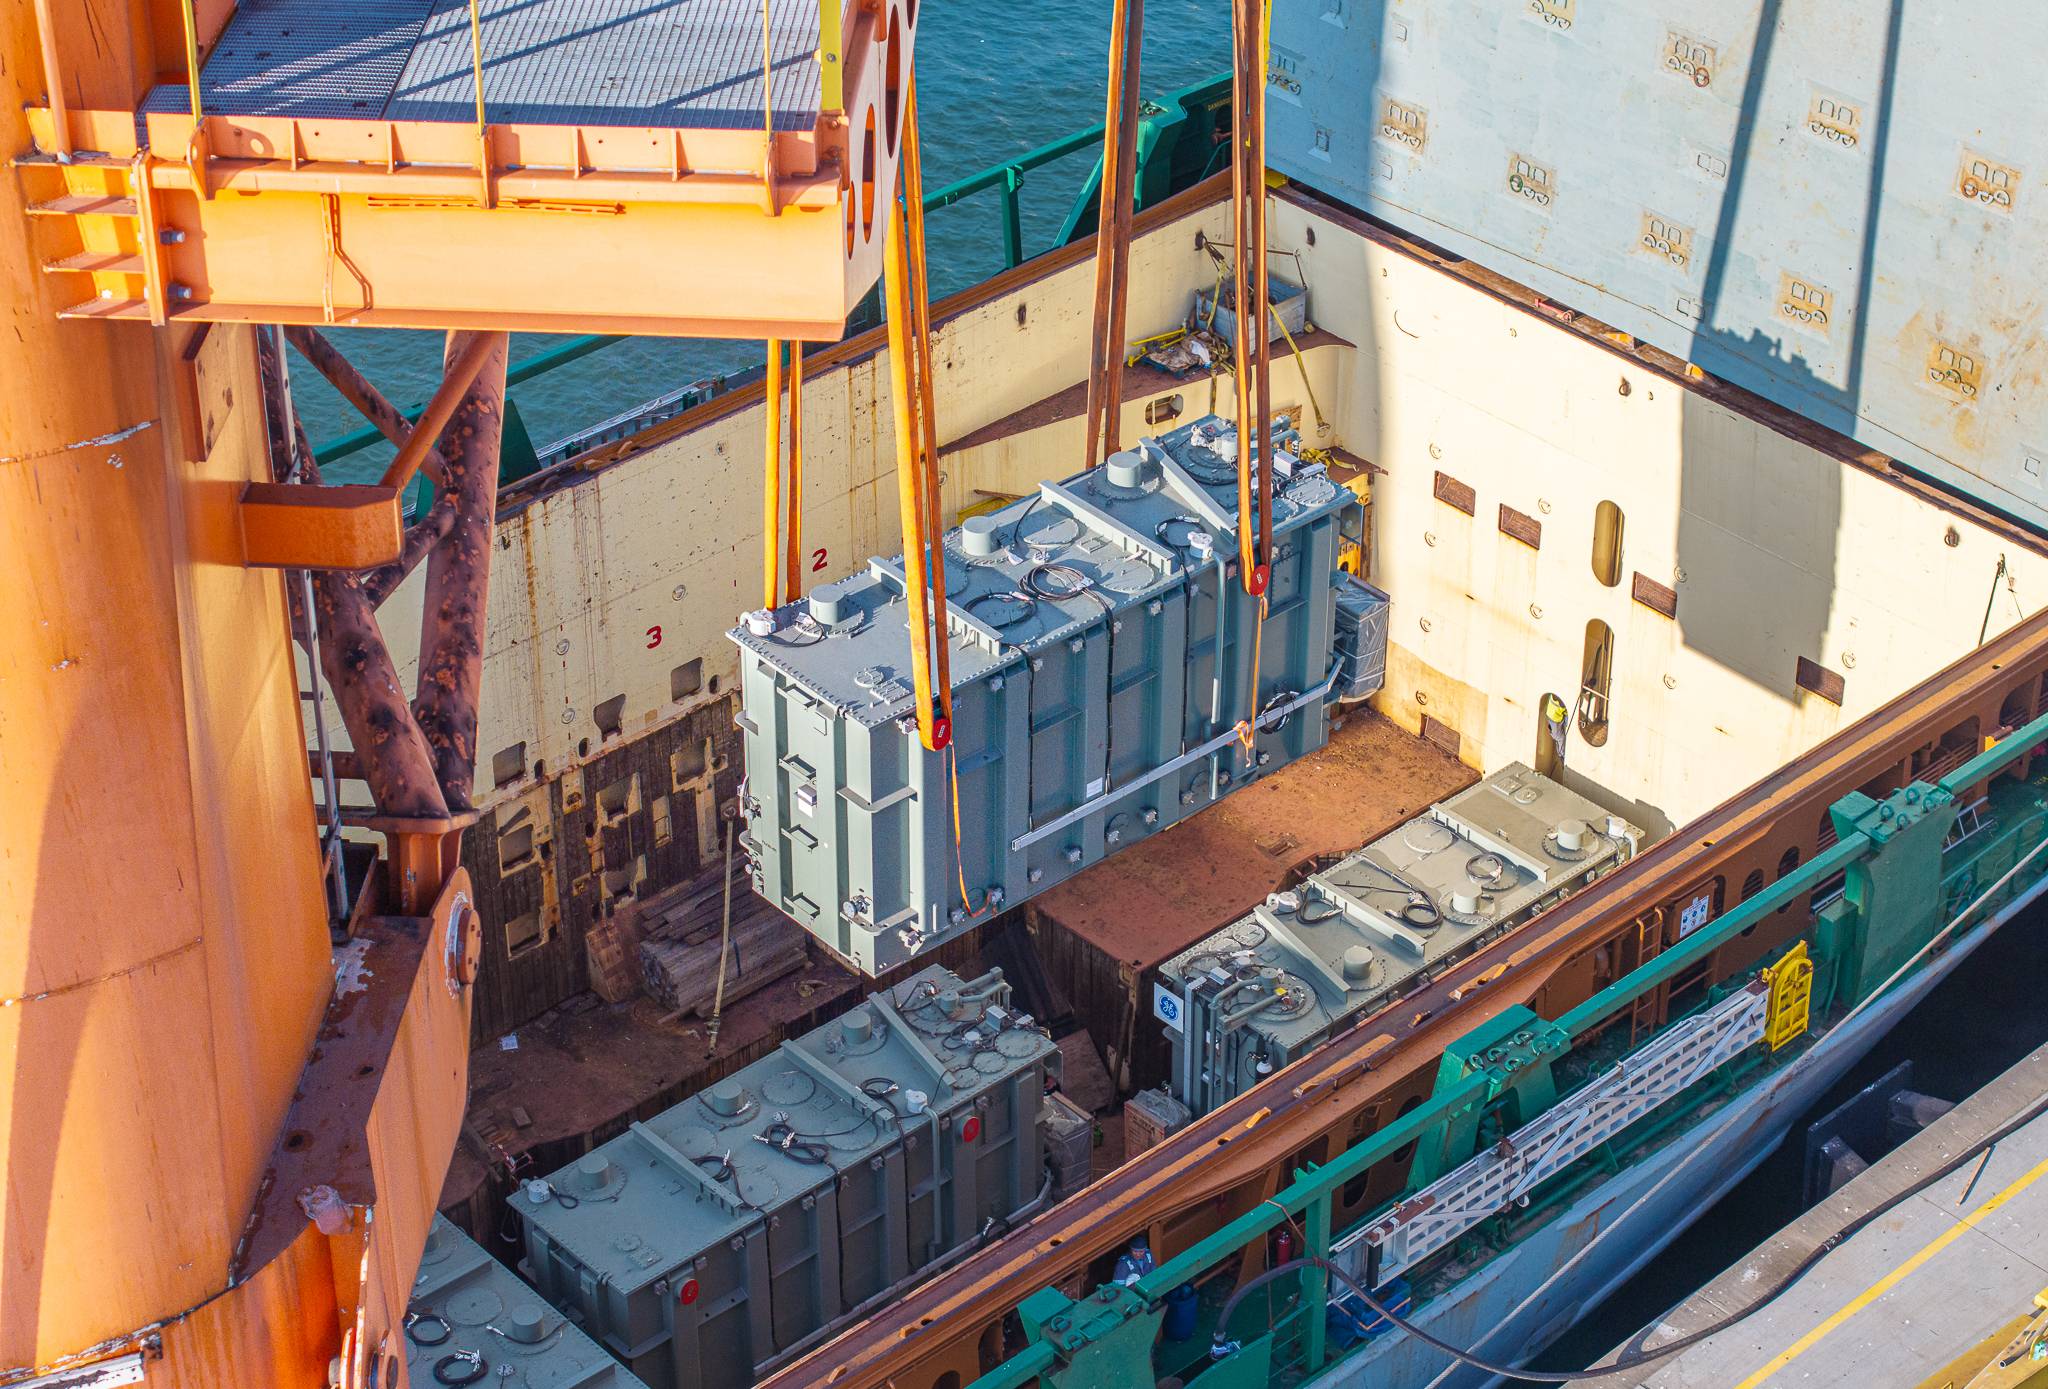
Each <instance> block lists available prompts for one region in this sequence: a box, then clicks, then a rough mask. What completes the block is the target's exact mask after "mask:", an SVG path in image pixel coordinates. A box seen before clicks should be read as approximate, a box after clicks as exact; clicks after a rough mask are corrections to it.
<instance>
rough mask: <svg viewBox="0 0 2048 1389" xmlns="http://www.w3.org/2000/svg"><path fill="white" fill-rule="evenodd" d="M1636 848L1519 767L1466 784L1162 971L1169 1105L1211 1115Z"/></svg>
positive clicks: (1621, 829)
mask: <svg viewBox="0 0 2048 1389" xmlns="http://www.w3.org/2000/svg"><path fill="white" fill-rule="evenodd" d="M1641 840H1642V831H1640V830H1638V829H1637V828H1636V827H1635V826H1634V825H1631V824H1629V823H1628V822H1627V821H1625V820H1623V819H1621V818H1620V817H1619V816H1614V815H1609V814H1608V813H1607V812H1606V811H1605V810H1602V809H1601V808H1600V807H1599V806H1597V805H1595V804H1594V803H1593V802H1592V801H1589V800H1587V799H1586V798H1585V797H1584V796H1581V795H1579V794H1578V793H1577V792H1575V791H1571V790H1569V789H1567V788H1565V787H1563V786H1560V785H1559V784H1558V783H1557V782H1555V781H1552V780H1551V779H1550V778H1549V777H1546V776H1543V775H1541V774H1539V773H1537V772H1533V771H1531V770H1530V769H1529V768H1527V767H1525V766H1523V765H1522V764H1521V763H1519V762H1516V763H1510V764H1509V765H1508V766H1506V767H1503V768H1501V769H1500V770H1499V771H1497V772H1495V773H1493V775H1491V776H1488V777H1485V778H1484V779H1482V780H1481V781H1479V782H1478V783H1477V784H1475V785H1472V786H1468V787H1466V788H1465V789H1464V790H1463V791H1460V792H1459V793H1458V794H1457V795H1455V796H1452V797H1450V798H1449V799H1448V800H1445V801H1443V802H1441V803H1440V804H1438V805H1434V806H1432V807H1430V809H1429V812H1428V813H1427V814H1425V815H1422V816H1419V817H1418V818H1416V819H1414V820H1411V821H1409V822H1408V823H1407V824H1405V825H1403V826H1401V827H1400V828H1399V829H1397V830H1394V831H1393V832H1392V833H1390V834H1386V835H1383V836H1381V837H1380V838H1379V839H1376V840H1374V841H1373V842H1372V843H1370V844H1368V845H1366V846H1365V847H1364V848H1362V849H1359V850H1356V851H1355V852H1353V853H1351V854H1348V855H1346V856H1345V857H1344V858H1342V859H1340V860H1339V861H1338V862H1337V863H1336V864H1334V865H1333V866H1331V867H1330V868H1327V869H1325V870H1324V871H1322V872H1320V873H1315V874H1312V875H1310V876H1309V878H1308V879H1307V880H1306V881H1304V882H1303V883H1302V885H1301V887H1300V888H1299V889H1297V890H1296V891H1292V892H1282V893H1275V894H1274V895H1273V896H1272V897H1270V898H1268V899H1267V901H1266V904H1265V905H1264V906H1261V907H1257V908H1255V909H1253V911H1252V914H1251V915H1250V916H1247V917H1245V918H1243V919H1242V920H1240V921H1238V922H1237V923H1235V924H1234V925H1231V926H1228V927H1226V928H1224V929H1223V930H1222V931H1219V932H1217V933H1216V934H1215V935H1213V936H1210V937H1209V938H1208V939H1206V940H1203V941H1200V942H1198V943H1197V944H1195V945H1194V946H1192V947H1190V948H1189V949H1188V950H1186V951H1184V952H1183V953H1182V954H1180V955H1178V956H1175V957H1174V958H1173V959H1171V960H1169V961H1167V962H1166V963H1165V964H1163V965H1161V966H1160V968H1159V976H1160V979H1159V983H1157V984H1156V985H1154V990H1155V992H1154V996H1153V1013H1154V1015H1155V1016H1156V1017H1157V1018H1158V1019H1159V1020H1160V1021H1161V1022H1162V1023H1164V1024H1165V1025H1166V1027H1167V1032H1168V1039H1169V1040H1170V1041H1171V1042H1172V1044H1173V1069H1172V1080H1171V1081H1170V1083H1169V1085H1168V1087H1167V1089H1168V1092H1169V1093H1170V1095H1171V1098H1172V1099H1174V1100H1177V1101H1179V1102H1180V1103H1181V1104H1183V1105H1185V1106H1186V1107H1187V1109H1188V1111H1190V1112H1191V1114H1195V1115H1199V1114H1206V1113H1208V1112H1209V1111H1210V1110H1212V1109H1215V1108H1216V1107H1217V1106H1219V1105H1221V1104H1224V1103H1225V1102H1227V1101H1229V1100H1231V1099H1233V1098H1235V1097H1236V1096H1238V1095H1240V1094H1242V1093H1243V1092H1244V1091H1246V1090H1249V1089H1251V1088H1252V1086H1254V1085H1256V1084H1258V1083H1259V1082H1260V1081H1261V1080H1264V1079H1265V1078H1266V1077H1267V1076H1268V1075H1270V1074H1272V1073H1273V1072H1274V1071H1277V1070H1279V1069H1280V1068H1281V1067H1283V1066H1285V1065H1287V1064H1289V1063H1290V1062H1293V1061H1295V1060H1297V1059H1299V1058H1300V1057H1302V1056H1304V1055H1306V1054H1307V1053H1308V1052H1311V1051H1313V1050H1315V1049H1316V1048H1317V1047H1320V1046H1321V1045H1323V1043H1324V1042H1326V1041H1328V1040H1329V1039H1330V1038H1331V1037H1333V1036H1335V1035H1336V1034H1338V1033H1340V1032H1343V1031H1345V1030H1346V1029H1348V1028H1350V1027H1352V1026H1354V1025H1355V1024H1356V1023H1358V1022H1359V1021H1360V1020H1361V1019H1363V1018H1364V1017H1366V1016H1367V1015H1368V1014H1370V1013H1372V1012H1375V1011H1377V1010H1378V1009H1379V1008H1381V1007H1383V1006H1385V1005H1386V1004H1388V1003H1390V1002H1392V1001H1393V1000H1395V999H1397V998H1399V997H1401V996H1402V995H1403V994H1405V993H1407V992H1408V991H1409V990H1411V989H1414V988H1418V987H1420V986H1421V985H1423V984H1424V983H1427V982H1428V980H1429V978H1430V977H1431V976H1432V975H1434V974H1435V973H1436V971H1437V970H1439V969H1440V968H1441V967H1442V966H1444V965H1446V964H1448V963H1450V962H1451V961H1453V960H1457V959H1459V958H1462V957H1463V956H1465V955H1468V954H1470V953H1471V952H1472V951H1474V950H1477V949H1478V948H1479V947H1481V946H1483V945H1485V944H1486V943H1488V942H1489V941H1492V940H1495V939H1497V938H1498V937H1500V936H1501V935H1503V934H1504V933H1506V932H1507V931H1508V930H1510V929H1512V928H1513V927H1514V926H1516V925H1518V924H1520V923H1521V922H1524V921H1527V920H1528V919H1529V918H1531V917H1533V916H1535V915H1536V914H1537V913H1538V912H1541V911H1543V910H1544V909H1546V908H1548V907H1550V906H1551V905H1553V904H1555V903H1557V902H1559V901H1561V900H1563V899H1564V898H1565V897H1567V896H1569V895H1571V894H1572V893H1574V892H1577V891H1578V890H1579V889H1581V888H1583V887H1585V886H1587V885H1588V884H1590V883H1592V882H1594V881H1596V880H1597V879H1600V878H1603V877H1605V876H1606V875H1607V874H1609V873H1611V872H1613V871H1614V870H1615V869H1616V868H1618V867H1620V866H1621V865H1622V864H1623V863H1626V862H1627V861H1628V860H1629V859H1630V858H1633V857H1634V856H1635V853H1636V850H1637V848H1638V846H1639V845H1640V843H1641ZM1148 1093H1149V1092H1148ZM1148 1103H1149V1104H1151V1105H1152V1107H1154V1108H1157V1109H1162V1110H1164V1109H1166V1108H1168V1106H1165V1105H1164V1104H1163V1102H1162V1101H1157V1100H1155V1101H1148Z"/></svg>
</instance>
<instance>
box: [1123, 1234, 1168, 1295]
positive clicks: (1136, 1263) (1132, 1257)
mask: <svg viewBox="0 0 2048 1389" xmlns="http://www.w3.org/2000/svg"><path fill="white" fill-rule="evenodd" d="M1158 1266H1159V1265H1158V1263H1157V1262H1156V1261H1155V1260H1154V1259H1153V1257H1152V1246H1151V1245H1150V1244H1149V1243H1147V1242H1146V1239H1145V1237H1144V1236H1143V1235H1139V1236H1138V1237H1137V1238H1136V1239H1134V1240H1132V1241H1131V1246H1130V1248H1129V1249H1128V1250H1126V1251H1125V1252H1124V1253H1123V1254H1121V1255H1119V1256H1118V1257H1117V1261H1116V1281H1117V1282H1119V1283H1121V1284H1122V1285H1123V1286H1124V1287H1126V1288H1128V1287H1130V1286H1131V1285H1132V1284H1133V1283H1136V1282H1137V1281H1138V1280H1139V1279H1140V1278H1143V1277H1144V1276H1145V1275H1146V1274H1148V1273H1150V1272H1151V1271H1152V1270H1153V1269H1155V1268H1157V1267H1158Z"/></svg>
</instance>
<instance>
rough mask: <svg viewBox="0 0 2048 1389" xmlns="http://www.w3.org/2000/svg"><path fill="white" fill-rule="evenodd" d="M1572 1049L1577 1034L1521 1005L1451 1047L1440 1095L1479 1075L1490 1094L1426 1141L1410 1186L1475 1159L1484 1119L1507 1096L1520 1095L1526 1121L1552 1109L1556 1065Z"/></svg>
mask: <svg viewBox="0 0 2048 1389" xmlns="http://www.w3.org/2000/svg"><path fill="white" fill-rule="evenodd" d="M1571 1044H1572V1039H1571V1034H1570V1033H1569V1032H1568V1031H1566V1030H1565V1029H1564V1028H1562V1027H1560V1026H1558V1025H1557V1024H1556V1023H1554V1022H1549V1021H1546V1020H1545V1019H1543V1018H1539V1017H1537V1016H1536V1014H1535V1013H1533V1012H1531V1011H1530V1010H1529V1009H1527V1008H1524V1007H1519V1006H1517V1007H1514V1008H1508V1009H1504V1010H1502V1011H1501V1012H1500V1013H1498V1014H1496V1015H1495V1016H1494V1017H1492V1018H1489V1019H1487V1020H1486V1021H1485V1022H1483V1023H1481V1024H1479V1026H1477V1027H1475V1028H1473V1029H1472V1030H1471V1031H1470V1032H1468V1033H1466V1034H1465V1035H1464V1036H1463V1037H1460V1038H1458V1040H1457V1041H1455V1042H1453V1043H1451V1044H1450V1045H1449V1046H1447V1047H1445V1048H1444V1054H1443V1058H1442V1060H1441V1061H1439V1062H1438V1064H1437V1078H1436V1090H1437V1093H1438V1094H1442V1093H1444V1092H1446V1091H1449V1090H1454V1089H1457V1088H1459V1087H1461V1086H1463V1085H1465V1084H1466V1083H1467V1082H1469V1081H1470V1080H1471V1079H1472V1077H1474V1076H1479V1077H1483V1078H1484V1079H1485V1081H1486V1089H1485V1090H1484V1091H1483V1092H1481V1093H1480V1094H1479V1095H1478V1096H1476V1097H1475V1098H1474V1099H1473V1100H1471V1101H1470V1102H1469V1103H1467V1104H1465V1105H1463V1106H1461V1107H1459V1108H1458V1109H1457V1110H1455V1111H1454V1112H1452V1113H1451V1114H1450V1115H1449V1116H1448V1117H1447V1118H1446V1119H1445V1120H1444V1122H1443V1123H1442V1124H1440V1125H1439V1126H1438V1127H1437V1130H1436V1132H1435V1133H1434V1134H1433V1135H1431V1136H1428V1137H1425V1138H1424V1139H1423V1140H1422V1142H1421V1143H1420V1145H1419V1146H1418V1147H1417V1148H1416V1150H1415V1160H1414V1162H1413V1163H1412V1164H1411V1166H1410V1174H1409V1181H1410V1184H1411V1185H1412V1186H1427V1185H1428V1184H1429V1183H1431V1182H1433V1181H1435V1180H1436V1179H1437V1178H1438V1177H1440V1176H1442V1175H1443V1174H1444V1173H1445V1172H1448V1171H1450V1170H1451V1169H1452V1168H1454V1167H1456V1166H1458V1165H1459V1164H1460V1163H1462V1162H1464V1161H1465V1159H1466V1158H1468V1157H1470V1156H1471V1155H1472V1148H1473V1144H1474V1143H1475V1142H1476V1141H1477V1138H1478V1133H1479V1117H1480V1115H1481V1113H1482V1112H1483V1111H1484V1110H1485V1109H1486V1107H1487V1106H1488V1105H1489V1104H1491V1103H1493V1101H1494V1100H1496V1099H1498V1098H1499V1097H1500V1096H1501V1095H1503V1094H1506V1093H1508V1092H1509V1091H1513V1092H1515V1095H1516V1099H1517V1101H1518V1107H1519V1113H1520V1115H1522V1116H1530V1117H1533V1116H1534V1115H1537V1114H1540V1113H1542V1112H1543V1111H1544V1110H1545V1109H1547V1108H1549V1107H1550V1104H1551V1102H1552V1101H1553V1100H1555V1099H1556V1098H1557V1087H1556V1084H1555V1083H1554V1082H1553V1081H1552V1080H1551V1076H1550V1063H1551V1062H1552V1061H1553V1060H1555V1059H1556V1058H1558V1057H1560V1056H1563V1055H1564V1054H1565V1053H1566V1052H1568V1051H1570V1050H1571ZM1512 1122H1513V1121H1512V1120H1511V1124H1512Z"/></svg>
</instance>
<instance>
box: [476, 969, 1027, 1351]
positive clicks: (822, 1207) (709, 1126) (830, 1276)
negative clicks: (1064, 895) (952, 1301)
mask: <svg viewBox="0 0 2048 1389" xmlns="http://www.w3.org/2000/svg"><path fill="white" fill-rule="evenodd" d="M1057 1051H1058V1049H1057V1048H1056V1047H1055V1046H1054V1045H1053V1043H1052V1040H1051V1039H1050V1038H1049V1037H1047V1036H1046V1034H1045V1033H1044V1031H1043V1030H1041V1029H1040V1028H1039V1027H1038V1026H1037V1025H1036V1024H1035V1023H1034V1022H1033V1021H1032V1019H1031V1018H1030V1017H1029V1016H1028V1015H1027V1014H1023V1013H1019V1012H1017V1011H1016V1010H1014V1009H1013V1008H1011V1007H1010V989H1009V985H1007V984H1005V983H1004V982H1003V977H1002V975H1001V973H1000V972H998V971H991V972H990V973H989V974H987V975H985V976H983V977H982V978H980V979H975V980H971V981H966V980H962V979H960V978H959V976H957V975H955V974H954V973H953V972H952V971H950V970H946V969H941V968H938V967H933V968H930V969H926V970H923V971H921V972H919V973H918V974H915V975H913V976H912V977H911V978H910V979H908V980H906V981H904V982H903V983H902V984H899V985H897V986H896V987H895V988H893V989H885V990H882V991H880V992H878V993H875V994H872V995H870V996H869V997H868V999H867V1001H866V1002H864V1003H862V1004H861V1005H860V1006H858V1007H856V1008H854V1009H853V1010H851V1011H850V1012H848V1013H846V1014H844V1015H842V1016H841V1017H840V1018H839V1019H837V1020H836V1021H834V1022H831V1023H828V1024H826V1025H825V1026H824V1027H821V1028H818V1029H817V1030H816V1031H813V1032H810V1033H808V1034H806V1035H805V1036H803V1037H800V1038H798V1039H796V1040H795V1041H789V1042H784V1043H783V1044H782V1045H781V1046H780V1047H778V1048H777V1049H776V1050H775V1051H774V1052H772V1053H770V1054H769V1055H768V1056H766V1057H763V1058H762V1059H761V1060H759V1061H756V1062H754V1063H753V1064H752V1065H750V1066H747V1067H745V1068H744V1069H742V1070H740V1071H739V1072H737V1073H736V1074H734V1075H732V1076H730V1077H728V1078H727V1079H725V1080H722V1081H719V1082H718V1083H717V1084H715V1085H713V1086H712V1087H711V1088H710V1089H708V1090H704V1091H702V1092H700V1093H698V1094H696V1095H694V1096H692V1097H691V1098H689V1099H687V1100H684V1101H683V1102H682V1103H681V1104H679V1105H677V1106H675V1107H674V1108H672V1109H670V1110H668V1111H666V1112H664V1113H662V1114H659V1115H657V1116H656V1117H654V1118H653V1119H651V1120H648V1121H646V1122H644V1123H635V1124H634V1125H632V1127H631V1129H630V1130H629V1131H628V1132H626V1133H624V1134H621V1135H620V1136H619V1137H617V1138H615V1139H613V1140H612V1141H611V1142H609V1143H606V1144H604V1145H602V1146H600V1147H598V1148H596V1149H594V1150H593V1151H592V1152H590V1153H588V1154H586V1155H585V1156H584V1157H583V1158H581V1159H580V1160H579V1161H577V1162H576V1163H574V1164H573V1165H571V1166H569V1167H567V1168H564V1169H563V1170H562V1171H560V1172H556V1173H554V1174H552V1175H551V1176H549V1177H548V1178H547V1179H546V1180H545V1181H529V1182H527V1183H525V1184H524V1185H523V1186H522V1188H521V1189H520V1190H519V1191H518V1192H517V1193H515V1194H514V1195H513V1197H512V1198H511V1206H512V1209H513V1210H514V1211H515V1212H516V1213H517V1214H518V1215H519V1217H520V1219H521V1220H522V1222H523V1223H524V1225H525V1234H526V1260H525V1267H524V1271H525V1273H526V1275H527V1277H528V1278H529V1279H531V1280H532V1282H533V1285H534V1286H535V1287H536V1288H538V1289H540V1291H541V1292H542V1293H543V1294H544V1295H545V1296H546V1297H547V1298H548V1300H549V1301H551V1302H553V1303H554V1304H555V1305H556V1306H558V1307H560V1308H562V1309H564V1310H566V1311H568V1312H570V1313H571V1314H572V1315H573V1316H574V1317H575V1318H576V1319H577V1321H578V1322H579V1323H580V1324H581V1325H582V1327H583V1329H584V1330H586V1331H588V1332H589V1333H590V1335H591V1336H593V1337H594V1338H596V1339H597V1340H598V1341H599V1342H600V1343H601V1344H603V1345H604V1346H605V1347H606V1348H607V1349H609V1350H610V1351H611V1352H612V1353H613V1354H614V1355H616V1356H617V1357H618V1358H619V1359H620V1360H622V1361H624V1362H625V1363H626V1365H627V1366H628V1367H630V1368H631V1369H632V1371H633V1373H634V1374H636V1375H638V1376H639V1377H640V1378H641V1379H643V1380H645V1381H646V1382H647V1383H648V1384H649V1385H651V1386H653V1389H742V1386H745V1385H750V1384H752V1383H754V1381H755V1379H756V1378H757V1377H758V1373H759V1372H761V1371H762V1370H764V1369H765V1368H766V1367H768V1366H770V1365H773V1364H775V1363H777V1362H780V1361H782V1360H786V1359H788V1358H790V1357H792V1356H794V1355H797V1354H800V1353H801V1352H802V1351H803V1350H804V1349H806V1348H808V1347H809V1346H811V1345H813V1344H815V1343H816V1342H817V1341H819V1340H820V1339H822V1338H823V1336H824V1334H825V1333H826V1332H827V1330H828V1328H831V1327H833V1326H835V1325H838V1324H841V1323H843V1322H845V1321H848V1320H850V1319H852V1318H854V1317H857V1316H860V1315H862V1314H864V1313H865V1312H866V1311H867V1310H868V1309H869V1308H870V1307H872V1306H875V1305H879V1303H880V1302H881V1301H883V1300H885V1299H886V1298H887V1297H889V1296H891V1295H893V1294H894V1293H896V1292H897V1291H900V1290H901V1289H903V1288H906V1287H908V1286H909V1285H910V1284H911V1283H912V1282H914V1281H915V1280H916V1279H918V1278H919V1277H920V1276H921V1275H922V1274H923V1273H924V1272H926V1271H927V1270H929V1269H930V1268H931V1267H932V1266H933V1265H934V1264H936V1263H938V1262H939V1261H941V1260H943V1259H946V1258H948V1257H949V1256H953V1255H955V1254H957V1253H960V1252H963V1251H965V1250H966V1249H968V1248H971V1247H972V1246H973V1245H974V1244H975V1242H976V1241H978V1240H979V1239H980V1238H981V1237H982V1236H983V1234H984V1233H985V1232H987V1231H989V1230H990V1229H992V1228H995V1227H997V1226H1000V1225H1003V1224H1005V1223H1007V1222H1008V1221H1010V1220H1012V1219H1015V1218H1021V1217H1022V1216H1024V1215H1028V1214H1029V1213H1030V1212H1031V1211H1032V1210H1034V1209H1036V1207H1037V1205H1038V1203H1039V1201H1040V1199H1041V1197H1042V1196H1043V1195H1044V1194H1045V1193H1046V1192H1047V1190H1048V1188H1049V1186H1050V1178H1049V1177H1048V1175H1047V1172H1046V1149H1045V1131H1044V1128H1043V1123H1044V1119H1043V1111H1044V1099H1045V1089H1046V1084H1045V1082H1046V1074H1047V1071H1048V1069H1049V1068H1052V1067H1054V1066H1056V1064H1057V1063H1056V1061H1055V1060H1054V1058H1055V1056H1056V1054H1057Z"/></svg>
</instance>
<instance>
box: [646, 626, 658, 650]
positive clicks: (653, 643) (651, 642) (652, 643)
mask: <svg viewBox="0 0 2048 1389" xmlns="http://www.w3.org/2000/svg"><path fill="white" fill-rule="evenodd" d="M660 645H661V628H659V627H649V628H648V629H647V649H648V650H649V651H652V650H653V649H654V648H655V647H657V646H660Z"/></svg>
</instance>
